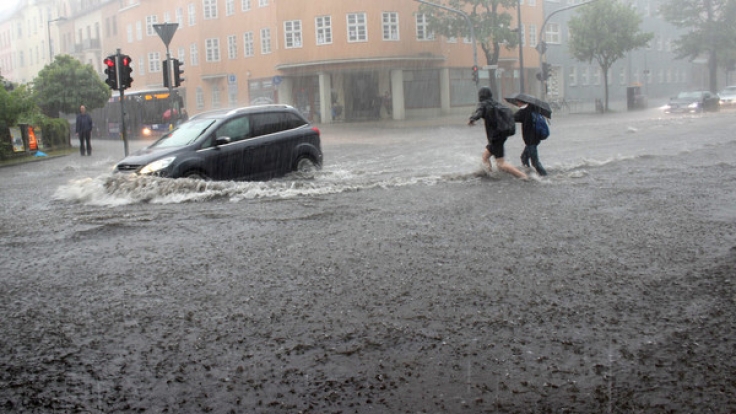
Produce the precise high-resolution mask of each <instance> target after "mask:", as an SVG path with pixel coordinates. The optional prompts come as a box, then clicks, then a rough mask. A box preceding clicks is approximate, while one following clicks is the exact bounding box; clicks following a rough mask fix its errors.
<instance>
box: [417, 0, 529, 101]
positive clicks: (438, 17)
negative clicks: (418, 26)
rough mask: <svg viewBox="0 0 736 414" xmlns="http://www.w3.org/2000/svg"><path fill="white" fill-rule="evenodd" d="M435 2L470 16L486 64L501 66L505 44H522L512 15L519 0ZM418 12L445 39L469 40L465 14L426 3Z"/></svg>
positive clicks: (508, 45) (494, 85)
mask: <svg viewBox="0 0 736 414" xmlns="http://www.w3.org/2000/svg"><path fill="white" fill-rule="evenodd" d="M433 3H436V4H440V5H443V6H446V7H450V8H453V9H456V10H462V11H463V12H465V13H466V14H467V15H468V17H469V19H470V24H471V25H472V26H473V32H474V34H475V38H476V42H477V44H478V45H479V46H480V47H481V49H482V50H483V53H484V55H485V58H486V64H487V65H497V64H498V57H499V55H500V53H501V46H502V45H504V46H505V47H506V48H507V49H513V48H515V47H516V46H517V45H518V44H519V34H518V33H517V32H515V31H512V29H514V28H513V27H511V22H512V17H511V14H510V13H509V11H513V10H515V7H517V5H518V0H442V1H433ZM419 11H420V12H421V13H425V14H426V15H427V16H429V28H430V30H432V31H433V32H435V33H437V34H440V35H442V36H445V37H456V38H468V39H470V28H469V26H468V22H467V20H466V19H465V18H464V17H463V16H462V15H460V14H458V13H453V12H451V11H448V10H444V9H441V8H437V7H434V6H430V5H427V4H422V5H421V6H420V7H419ZM494 72H495V71H492V73H491V77H490V78H491V89H493V90H494V92H496V84H495V79H496V76H495V73H494Z"/></svg>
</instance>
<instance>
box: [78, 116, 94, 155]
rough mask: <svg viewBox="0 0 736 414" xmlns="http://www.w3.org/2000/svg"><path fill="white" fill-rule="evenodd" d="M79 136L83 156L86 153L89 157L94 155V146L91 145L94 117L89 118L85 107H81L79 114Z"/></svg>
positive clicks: (80, 150)
mask: <svg viewBox="0 0 736 414" xmlns="http://www.w3.org/2000/svg"><path fill="white" fill-rule="evenodd" d="M77 135H78V136H79V152H80V153H81V154H82V156H84V155H85V152H86V154H87V155H92V146H91V145H90V136H91V135H92V117H91V116H89V114H88V113H87V108H85V106H84V105H82V106H80V107H79V114H77ZM85 148H86V149H85Z"/></svg>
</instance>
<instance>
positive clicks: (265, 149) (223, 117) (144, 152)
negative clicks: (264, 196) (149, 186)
mask: <svg viewBox="0 0 736 414" xmlns="http://www.w3.org/2000/svg"><path fill="white" fill-rule="evenodd" d="M321 166H322V150H321V147H320V132H319V129H317V128H316V127H313V126H311V125H310V124H309V122H307V120H306V119H304V117H303V116H302V115H301V114H300V113H299V112H298V111H297V110H296V109H294V108H292V107H291V106H288V105H263V106H252V107H246V108H239V109H232V110H221V111H212V112H206V113H203V114H198V115H195V116H193V117H192V118H191V119H190V120H189V121H187V122H185V123H183V124H181V125H179V126H178V127H177V128H176V129H174V130H173V131H171V132H169V133H168V134H166V135H164V136H163V137H161V138H160V139H158V140H157V141H156V142H154V143H153V144H151V145H150V146H148V147H146V148H143V149H141V150H138V151H136V152H134V153H133V154H131V155H129V156H128V157H125V159H123V160H122V161H120V162H119V163H118V164H117V165H116V166H115V172H119V173H136V174H142V175H156V176H160V177H169V178H180V177H188V178H201V179H206V180H268V179H271V178H275V177H280V176H283V175H285V174H287V173H289V172H292V171H300V172H306V171H311V170H314V169H317V168H320V167H321Z"/></svg>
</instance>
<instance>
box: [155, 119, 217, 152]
mask: <svg viewBox="0 0 736 414" xmlns="http://www.w3.org/2000/svg"><path fill="white" fill-rule="evenodd" d="M214 122H215V120H214V119H207V118H205V119H195V120H190V121H189V122H185V123H183V124H181V125H179V127H177V128H176V129H175V130H173V131H171V132H169V133H168V134H166V135H164V136H163V137H161V139H159V140H158V141H156V142H154V143H153V144H152V145H151V147H157V148H166V147H181V146H184V145H189V144H191V143H193V142H194V141H196V140H197V138H199V137H200V136H202V134H203V133H204V132H205V131H206V130H207V128H209V127H210V125H212V124H213V123H214Z"/></svg>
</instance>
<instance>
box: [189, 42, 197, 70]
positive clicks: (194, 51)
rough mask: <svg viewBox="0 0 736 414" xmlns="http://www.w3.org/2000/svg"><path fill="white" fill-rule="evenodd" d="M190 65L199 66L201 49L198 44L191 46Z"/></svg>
mask: <svg viewBox="0 0 736 414" xmlns="http://www.w3.org/2000/svg"><path fill="white" fill-rule="evenodd" d="M189 64H190V65H192V66H199V49H198V48H197V44H196V43H192V44H191V45H189Z"/></svg>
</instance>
